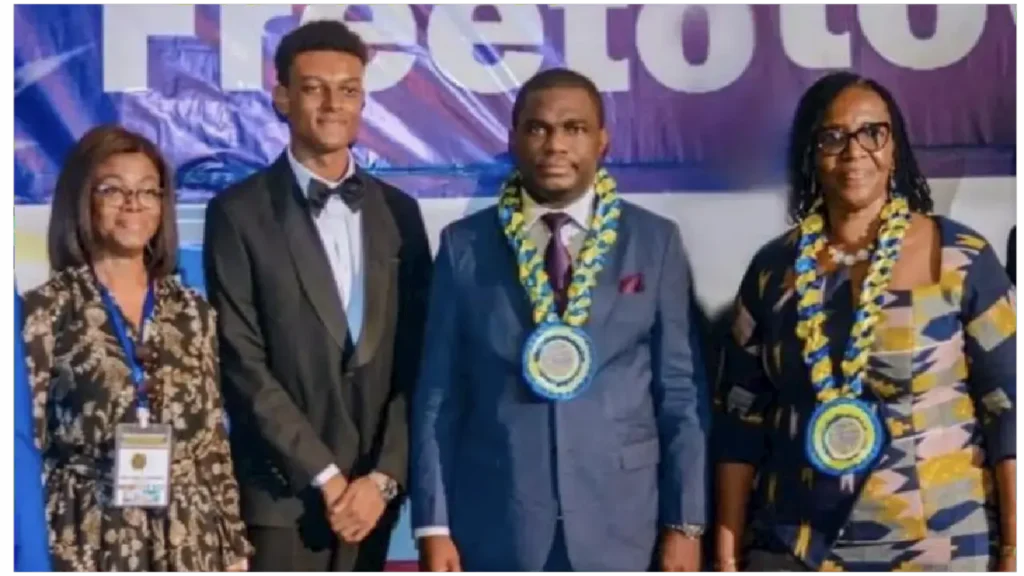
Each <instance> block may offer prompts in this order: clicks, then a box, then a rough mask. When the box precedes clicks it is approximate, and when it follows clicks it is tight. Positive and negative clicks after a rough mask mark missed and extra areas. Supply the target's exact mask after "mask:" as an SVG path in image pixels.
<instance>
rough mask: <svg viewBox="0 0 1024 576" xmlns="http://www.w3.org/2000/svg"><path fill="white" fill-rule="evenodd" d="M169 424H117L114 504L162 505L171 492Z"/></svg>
mask: <svg viewBox="0 0 1024 576" xmlns="http://www.w3.org/2000/svg"><path fill="white" fill-rule="evenodd" d="M171 446H172V437H171V427H170V426H168V425H166V424H150V425H149V426H147V427H145V428H143V427H141V426H138V425H136V424H119V425H118V426H117V432H116V436H115V450H116V452H115V453H116V454H117V456H116V459H115V461H114V502H113V505H114V506H115V507H119V508H120V507H125V506H138V507H142V508H165V507H166V506H167V504H168V502H169V499H170V492H171V454H172V452H171Z"/></svg>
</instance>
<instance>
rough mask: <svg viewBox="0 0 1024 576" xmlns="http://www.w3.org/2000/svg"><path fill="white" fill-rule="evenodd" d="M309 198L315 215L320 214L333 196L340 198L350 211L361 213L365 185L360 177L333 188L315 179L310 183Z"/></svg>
mask: <svg viewBox="0 0 1024 576" xmlns="http://www.w3.org/2000/svg"><path fill="white" fill-rule="evenodd" d="M307 196H308V198H309V206H310V208H312V210H313V214H314V215H319V214H320V212H321V211H322V210H323V209H324V206H326V205H327V201H328V200H330V198H331V196H338V197H339V198H341V199H342V200H343V201H344V202H345V204H347V205H348V207H349V209H350V210H352V211H353V212H359V208H360V206H362V204H363V183H362V182H361V181H360V180H359V178H358V177H356V176H353V177H351V178H346V179H345V181H344V182H342V183H341V184H338V185H337V186H333V187H331V186H328V185H327V184H324V183H323V182H321V181H319V180H317V179H316V178H313V179H311V180H310V181H309V189H308V192H307Z"/></svg>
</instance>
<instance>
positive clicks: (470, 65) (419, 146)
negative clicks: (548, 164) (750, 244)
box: [15, 5, 1016, 203]
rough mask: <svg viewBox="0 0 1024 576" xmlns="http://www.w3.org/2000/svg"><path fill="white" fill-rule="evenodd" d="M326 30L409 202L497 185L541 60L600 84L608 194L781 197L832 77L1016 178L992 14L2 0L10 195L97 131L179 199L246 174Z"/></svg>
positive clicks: (267, 153)
mask: <svg viewBox="0 0 1024 576" xmlns="http://www.w3.org/2000/svg"><path fill="white" fill-rule="evenodd" d="M328 17H333V18H342V19H344V20H346V21H348V22H350V24H351V25H352V27H353V28H354V29H355V30H356V31H357V32H358V33H360V34H361V35H362V36H363V37H364V38H365V39H366V40H367V42H368V43H369V44H370V45H371V47H372V49H373V57H372V60H371V62H370V64H369V66H368V69H367V86H368V88H369V90H370V95H369V98H368V102H367V107H366V113H365V120H364V125H363V129H362V133H361V136H360V141H359V143H358V145H357V147H356V153H357V156H358V157H359V159H360V161H361V162H362V163H364V164H366V165H368V166H371V167H372V168H373V169H374V170H377V171H379V172H380V173H382V174H391V175H394V176H404V177H419V176H422V177H425V178H426V179H427V180H433V181H436V182H435V184H434V185H431V184H424V185H423V186H422V187H421V188H418V189H417V188H413V189H411V190H410V192H412V193H414V194H419V195H426V196H436V195H472V194H476V193H477V192H476V189H477V188H478V187H477V186H476V185H475V181H476V179H477V178H480V177H485V179H489V178H490V176H493V175H494V174H499V173H501V172H502V171H504V170H505V169H506V161H507V158H506V155H505V148H506V143H505V142H506V135H507V131H508V122H509V118H510V115H511V108H512V102H513V99H514V95H515V91H516V89H517V88H518V87H519V86H520V85H521V84H522V82H523V81H525V79H526V78H528V77H529V76H530V75H532V74H533V73H535V72H537V71H538V70H541V69H543V68H547V67H552V66H569V67H572V68H574V69H577V70H579V71H581V72H584V73H586V74H588V75H589V76H591V77H593V78H594V80H595V82H596V83H597V84H598V87H599V88H600V89H601V91H602V93H603V94H604V97H605V99H606V104H607V110H608V118H609V125H610V129H611V134H612V146H611V151H610V158H609V161H610V162H611V163H612V164H614V165H616V166H617V168H618V173H620V174H622V176H621V178H622V179H623V180H624V184H625V188H626V189H627V190H633V191H636V190H642V191H659V190H662V189H674V190H680V189H701V190H718V189H722V190H728V189H743V188H749V187H752V186H758V185H765V184H773V183H777V182H779V181H780V179H781V176H782V157H783V154H784V150H785V139H786V133H787V131H788V127H789V122H790V119H791V117H792V114H793V111H794V108H795V106H796V103H797V100H798V98H799V96H800V94H801V93H802V91H803V90H804V89H806V88H807V87H808V86H809V85H810V84H811V83H812V82H813V81H814V80H815V79H817V78H818V77H820V76H821V75H822V74H824V73H825V72H827V71H830V70H836V69H852V70H853V71H856V72H859V73H862V74H865V75H868V76H871V77H873V78H875V79H877V80H878V81H880V82H881V83H883V84H884V85H886V86H888V87H889V88H890V89H891V90H892V91H893V93H894V95H895V96H896V99H897V100H898V102H899V104H900V105H901V107H902V108H903V110H904V113H905V114H906V116H907V120H908V123H909V129H910V135H911V138H912V141H913V143H914V144H915V146H916V148H917V150H918V152H919V154H920V160H921V163H922V164H923V166H924V169H925V170H926V172H927V174H928V175H929V176H961V175H986V174H999V175H1007V174H1013V173H1014V170H1015V169H1014V161H1015V155H1016V147H1015V143H1016V40H1015V36H1016V21H1015V12H1014V11H1013V9H1012V8H1011V7H1008V6H983V5H963V6H953V5H944V6H938V7H936V6H912V7H907V6H902V5H891V6H882V5H866V6H829V7H825V6H783V7H778V6H745V5H728V6H724V5H719V6H707V7H701V6H694V5H685V6H671V5H650V6H630V7H607V6H563V7H552V6H533V5H529V6H492V5H480V6H474V5H467V6H448V5H446V6H403V5H395V6H373V7H367V6H350V7H346V6H339V5H326V6H319V5H317V6H309V7H302V6H287V5H284V6H279V5H268V6H243V5H233V6H215V5H214V6H188V5H164V6H141V5H140V6H124V5H117V6H17V7H16V8H15V66H16V68H15V69H16V72H15V133H16V142H17V145H16V153H15V160H16V175H17V176H16V193H17V200H18V201H19V202H28V203H37V202H47V201H48V198H49V195H50V190H52V186H53V182H54V181H55V178H56V174H57V171H58V170H59V167H60V163H61V162H62V161H63V158H64V155H65V154H66V153H67V150H68V149H69V148H70V146H71V145H72V144H73V142H74V140H75V139H76V138H77V137H78V136H80V135H81V133H82V132H84V131H85V130H87V129H88V128H89V127H91V126H92V125H94V124H96V123H99V122H110V121H119V122H122V123H124V124H126V125H128V126H130V127H133V128H135V129H138V130H140V131H142V132H144V133H146V134H147V135H150V136H152V137H153V138H154V139H156V140H157V142H158V144H159V145H160V147H161V149H162V150H163V151H164V152H165V153H166V154H167V155H168V157H169V158H170V159H171V160H172V162H173V163H174V165H175V166H176V167H177V171H178V184H179V188H180V190H181V192H182V193H183V195H184V199H186V200H202V199H203V198H204V197H206V196H208V195H209V194H210V193H213V192H215V191H216V190H219V189H221V188H223V187H224V186H226V185H227V184H229V183H230V182H233V181H235V180H237V179H239V178H241V177H243V176H244V175H246V174H248V173H250V172H251V171H253V170H255V169H258V168H260V167H262V166H264V165H265V164H266V163H268V162H269V161H271V160H272V159H273V158H274V157H275V156H276V155H277V154H278V153H279V152H280V150H281V148H282V146H283V145H284V143H285V141H286V138H287V130H286V128H285V126H284V125H283V124H282V123H281V122H280V121H279V120H278V119H277V118H276V117H275V115H274V112H273V110H272V108H271V104H270V97H269V89H270V88H271V87H272V86H273V84H274V70H273V52H274V49H275V48H276V47H277V44H278V43H279V41H280V38H281V37H282V36H283V35H284V34H285V33H287V32H288V31H290V30H292V29H293V28H294V27H295V26H297V25H298V24H299V23H300V22H302V21H305V20H310V19H316V18H328ZM460 175H462V176H469V178H468V179H466V182H468V183H463V184H461V185H458V186H449V185H447V184H444V183H437V182H440V181H437V180H436V179H437V177H446V178H450V177H454V176H460ZM415 179H416V180H418V179H419V178H415ZM488 193H490V191H489V190H488Z"/></svg>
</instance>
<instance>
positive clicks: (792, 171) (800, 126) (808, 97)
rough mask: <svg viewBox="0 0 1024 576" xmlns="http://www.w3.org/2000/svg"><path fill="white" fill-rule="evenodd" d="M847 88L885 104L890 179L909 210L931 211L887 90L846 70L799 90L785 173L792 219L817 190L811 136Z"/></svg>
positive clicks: (928, 196)
mask: <svg viewBox="0 0 1024 576" xmlns="http://www.w3.org/2000/svg"><path fill="white" fill-rule="evenodd" d="M851 86H862V87H865V88H868V89H870V90H872V91H874V92H875V93H876V94H878V96H879V97H880V98H881V99H882V100H883V101H884V102H885V105H886V107H887V108H888V109H889V117H890V118H891V120H892V122H891V123H892V141H893V145H894V146H895V147H896V149H895V168H894V174H893V176H894V179H895V186H896V189H897V190H899V191H900V193H901V194H903V195H904V196H905V197H906V198H907V202H908V203H909V204H910V209H911V210H912V211H914V212H922V213H927V212H931V210H932V206H933V202H932V193H931V188H930V187H929V186H928V181H927V180H926V179H925V177H924V174H922V173H921V170H920V168H918V166H917V159H916V158H914V151H913V150H912V149H911V147H910V141H909V140H908V139H907V129H906V122H905V121H904V119H903V113H902V112H901V111H900V107H899V105H897V104H896V100H895V99H894V98H893V97H892V94H891V93H890V92H889V91H888V90H887V89H886V88H885V87H884V86H882V85H881V84H879V83H878V82H876V81H874V80H872V79H870V78H865V77H863V76H859V75H857V74H853V73H850V72H834V73H832V74H828V75H826V76H824V77H822V78H820V79H819V80H818V81H817V82H815V83H814V85H812V86H811V87H810V88H808V89H807V91H806V92H804V94H803V96H802V97H801V98H800V103H799V104H798V105H797V109H796V115H795V116H794V118H793V124H792V126H791V128H790V135H789V151H788V160H787V171H788V174H789V208H788V209H789V216H790V218H791V219H792V220H793V221H794V222H796V221H799V220H800V219H802V218H803V217H805V216H807V214H808V212H809V211H810V209H811V206H812V205H813V204H814V201H815V200H817V198H818V195H819V194H821V190H820V189H819V187H818V186H816V185H815V184H816V182H815V181H816V171H817V163H816V162H815V160H816V152H815V151H816V146H815V137H816V135H817V133H818V131H819V130H820V129H821V123H822V121H823V120H824V117H825V113H826V111H827V110H828V107H829V106H830V105H831V104H832V102H833V101H834V100H835V99H836V97H838V96H839V94H840V93H841V92H842V91H843V90H846V89H847V88H849V87H851Z"/></svg>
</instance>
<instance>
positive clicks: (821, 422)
mask: <svg viewBox="0 0 1024 576" xmlns="http://www.w3.org/2000/svg"><path fill="white" fill-rule="evenodd" d="M882 435H883V429H882V422H881V420H879V419H878V415H877V414H876V413H875V411H874V410H873V409H872V408H871V406H870V405H868V404H867V403H865V402H862V401H860V400H855V399H852V398H838V399H836V400H832V401H829V402H826V403H824V404H822V405H820V406H818V408H817V409H815V411H814V413H813V414H811V419H810V421H809V422H808V423H807V441H806V447H807V458H808V460H810V462H811V465H812V466H814V467H815V468H816V469H817V470H818V471H819V472H822V473H824V474H828V475H829V476H842V475H843V474H851V473H856V472H863V471H864V470H866V469H867V468H869V467H870V466H871V465H872V464H874V462H875V459H876V458H878V454H879V452H881V449H882Z"/></svg>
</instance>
